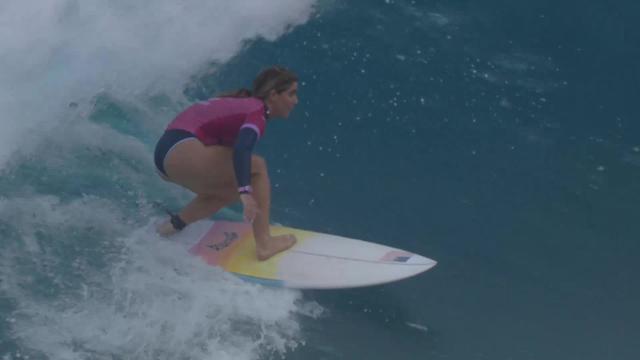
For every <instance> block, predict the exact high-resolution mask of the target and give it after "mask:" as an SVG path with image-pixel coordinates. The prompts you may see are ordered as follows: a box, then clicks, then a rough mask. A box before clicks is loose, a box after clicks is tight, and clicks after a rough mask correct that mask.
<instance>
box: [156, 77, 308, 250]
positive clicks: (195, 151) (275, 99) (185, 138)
mask: <svg viewBox="0 0 640 360" xmlns="http://www.w3.org/2000/svg"><path fill="white" fill-rule="evenodd" d="M297 90H298V78H297V76H296V75H295V74H294V73H293V72H291V71H290V70H288V69H286V68H283V67H278V66H274V67H270V68H267V69H265V70H263V71H262V72H261V73H260V74H258V76H257V77H256V78H255V80H254V82H253V89H252V90H248V89H240V90H237V91H234V92H232V93H229V94H224V95H221V96H218V97H215V98H212V99H209V100H207V101H203V102H198V103H196V104H193V105H191V106H190V107H188V108H187V109H186V110H184V111H183V112H182V113H180V114H178V116H177V117H176V118H175V119H173V121H171V123H169V125H168V126H167V128H166V130H165V132H164V134H163V135H162V137H161V138H160V140H159V141H158V144H157V145H156V149H155V154H154V161H155V165H156V167H157V169H158V172H159V174H160V176H161V177H162V178H163V179H164V180H167V181H170V182H173V183H175V184H178V185H180V186H182V187H184V188H186V189H188V190H191V191H192V192H194V193H195V194H196V196H195V198H194V199H193V200H192V201H191V202H190V203H189V204H187V206H185V207H184V208H183V209H182V210H181V211H180V212H179V213H178V214H175V215H173V214H172V215H170V217H169V219H167V220H166V221H164V222H163V223H161V224H160V225H158V227H157V228H156V230H157V232H158V233H159V234H160V235H162V236H170V235H172V234H174V233H176V232H178V231H180V230H182V229H183V228H184V227H185V226H187V225H188V224H190V223H193V222H195V221H197V220H200V219H204V218H206V217H209V216H211V215H212V214H214V213H216V212H217V211H218V210H220V209H221V208H222V207H224V206H226V205H229V204H231V203H233V202H235V201H237V200H238V199H240V201H241V202H242V206H243V216H244V219H245V221H248V222H250V223H251V224H252V227H253V234H254V238H255V239H256V250H257V254H256V256H257V258H258V259H259V260H266V259H268V258H270V257H271V256H273V255H275V254H277V253H279V252H281V251H284V250H286V249H288V248H290V247H291V246H293V244H294V243H295V242H296V238H295V236H294V235H280V236H271V233H270V232H269V208H270V202H271V185H270V182H269V176H268V174H267V164H266V162H265V160H264V159H263V158H262V157H260V156H258V155H255V154H253V153H252V152H253V148H254V146H255V144H256V142H257V141H258V140H259V139H260V138H261V137H262V136H264V132H265V128H266V125H267V120H269V119H272V118H287V117H288V116H289V113H290V112H291V111H292V110H293V108H294V107H295V105H296V104H297V103H298V95H297Z"/></svg>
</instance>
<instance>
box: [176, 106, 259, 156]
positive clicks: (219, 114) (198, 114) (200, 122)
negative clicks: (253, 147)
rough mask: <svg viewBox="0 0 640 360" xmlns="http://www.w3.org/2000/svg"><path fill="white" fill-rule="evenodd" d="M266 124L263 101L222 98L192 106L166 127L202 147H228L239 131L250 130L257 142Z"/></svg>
mask: <svg viewBox="0 0 640 360" xmlns="http://www.w3.org/2000/svg"><path fill="white" fill-rule="evenodd" d="M266 122H267V113H266V107H265V105H264V102H263V101H262V100H260V99H258V98H253V97H247V98H234V97H222V98H214V99H210V100H208V101H203V102H199V103H196V104H193V105H191V106H190V107H188V108H187V109H186V110H184V111H183V112H182V113H180V114H179V115H178V116H177V117H176V118H175V119H174V120H173V121H172V122H171V123H170V124H169V125H168V126H167V130H173V129H181V130H186V131H188V132H190V133H192V134H193V135H195V136H196V137H197V138H198V139H199V140H200V141H201V142H202V143H203V144H205V145H223V146H230V147H231V146H234V144H235V142H236V140H237V138H238V134H239V133H240V129H242V128H250V129H253V130H254V131H255V132H256V134H257V135H258V138H260V137H261V136H262V135H263V134H264V131H265V128H266Z"/></svg>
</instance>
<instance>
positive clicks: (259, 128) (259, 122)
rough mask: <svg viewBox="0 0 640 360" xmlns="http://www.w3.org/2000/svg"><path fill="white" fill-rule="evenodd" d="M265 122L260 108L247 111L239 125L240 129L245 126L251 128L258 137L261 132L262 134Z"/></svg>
mask: <svg viewBox="0 0 640 360" xmlns="http://www.w3.org/2000/svg"><path fill="white" fill-rule="evenodd" d="M265 122H266V121H265V119H264V112H263V111H262V109H260V110H259V111H254V112H251V113H249V114H248V115H247V118H246V119H245V121H244V123H243V124H242V126H240V129H242V128H245V127H248V128H251V129H253V130H254V131H255V132H256V133H257V134H258V138H260V137H261V136H262V134H264V128H265Z"/></svg>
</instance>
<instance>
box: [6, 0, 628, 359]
mask: <svg viewBox="0 0 640 360" xmlns="http://www.w3.org/2000/svg"><path fill="white" fill-rule="evenodd" d="M639 10H640V5H639V4H638V3H637V2H631V1H620V2H617V3H615V4H614V3H608V2H604V1H599V0H598V1H591V2H588V3H585V2H578V1H569V2H563V3H562V4H558V3H557V2H551V1H545V0H543V1H531V0H517V1H501V0H490V1H485V2H473V1H463V0H458V1H396V0H386V1H363V0H354V1H350V2H337V1H317V2H313V1H310V0H309V1H300V0H278V1H274V2H270V3H269V4H264V3H263V2H261V1H257V0H256V1H245V2H241V3H240V4H237V3H234V2H232V1H221V0H217V1H204V0H187V1H183V2H181V3H175V2H172V1H169V0H156V1H142V2H137V3H136V4H135V5H132V4H128V3H125V2H121V1H115V0H114V1H106V2H105V1H102V2H99V1H84V2H78V1H71V0H54V1H50V2H47V3H46V4H44V5H43V4H38V5H30V4H25V3H23V2H19V1H17V0H15V1H14V0H9V1H7V2H5V3H3V5H0V30H1V31H0V55H2V56H0V109H1V110H2V111H1V113H2V114H3V115H2V123H3V124H4V125H5V126H4V129H3V132H2V134H0V140H1V142H0V169H1V170H0V171H1V173H0V174H1V177H0V244H1V247H0V249H1V254H0V271H1V274H2V276H1V278H0V280H1V282H0V312H1V313H2V322H1V323H0V356H1V357H2V358H3V359H12V360H13V359H23V358H29V359H271V358H273V359H278V358H285V359H358V358H367V359H386V358H390V357H391V358H394V359H518V360H519V359H563V360H566V359H615V360H618V359H635V358H636V357H637V354H638V353H640V341H638V339H640V330H638V329H639V328H640V327H639V325H640V311H638V303H639V301H640V288H639V287H638V285H637V280H636V277H637V276H638V274H639V273H640V265H638V263H637V258H638V256H637V254H638V252H639V251H640V244H639V242H638V238H639V235H640V225H639V224H638V221H637V213H638V203H639V200H640V182H639V181H638V179H640V139H639V138H640V122H639V121H638V118H639V115H640V111H638V110H637V108H636V107H635V106H633V105H632V104H633V99H634V98H636V97H637V94H638V93H640V91H639V90H640V85H639V84H640V66H638V64H637V59H638V58H639V56H640V46H639V45H638V44H640V35H639V34H640V31H639V30H638V25H637V23H638V21H637V20H638V15H637V14H638V13H640V11H639ZM5 30H6V31H5ZM8 30H11V31H8ZM17 30H19V31H17ZM274 63H278V64H283V65H286V66H288V67H290V68H292V69H294V70H295V71H296V72H297V73H298V74H299V76H300V78H301V83H300V85H301V86H300V103H299V105H298V107H297V108H296V110H295V111H294V113H293V114H292V116H291V118H290V119H289V120H287V121H274V122H273V123H270V124H269V128H268V130H267V136H265V137H264V138H263V139H262V140H261V142H260V144H259V148H258V149H257V151H258V152H259V153H260V154H262V155H263V156H264V157H265V158H266V159H267V162H268V164H269V168H270V174H271V179H272V184H273V215H272V217H273V221H274V222H277V223H282V224H286V225H290V226H294V227H299V228H306V229H311V230H317V231H322V232H330V233H335V234H340V235H344V236H349V237H354V238H360V239H366V240H369V241H374V242H378V243H384V244H388V245H391V246H395V247H399V248H402V249H407V250H410V251H414V252H417V253H420V254H423V255H425V256H429V257H431V258H434V259H436V260H438V262H439V263H438V265H437V266H436V267H435V268H434V269H433V270H430V271H429V272H427V273H425V274H422V275H420V276H418V277H415V278H412V279H408V280H404V281H401V282H398V283H394V284H389V285H385V286H378V287H372V288H363V289H353V290H340V291H305V292H300V291H289V290H277V289H269V288H264V287H261V286H257V285H252V284H248V283H244V282H242V281H240V280H238V279H235V278H233V277H230V276H228V275H226V274H223V273H221V272H219V271H216V270H215V269H212V268H209V267H207V266H204V265H203V264H201V263H199V262H198V261H195V260H194V259H192V258H189V257H188V256H184V251H185V249H184V248H183V247H181V245H180V244H177V243H174V242H171V241H166V240H161V239H159V238H157V236H155V235H154V234H153V231H152V228H153V223H154V221H157V219H159V218H160V217H161V216H162V215H163V213H162V210H161V208H160V207H161V206H165V207H169V208H172V209H178V208H179V207H180V206H182V205H183V204H184V203H185V202H186V201H188V200H189V198H190V196H191V195H190V194H188V193H187V192H184V191H182V190H181V189H178V188H176V187H175V186H172V185H170V184H167V183H164V182H163V181H161V180H160V179H159V178H158V177H157V176H156V175H155V172H154V170H153V166H152V161H151V154H152V148H153V145H154V142H155V140H156V138H157V137H158V136H159V134H160V133H161V131H162V129H163V127H164V125H165V124H166V123H167V122H168V121H169V120H170V119H171V118H172V116H174V115H175V114H177V113H178V112H179V111H180V110H181V109H182V108H183V107H184V106H186V105H187V104H189V103H190V102H193V101H197V100H200V99H204V98H207V97H209V96H211V95H212V94H215V93H216V92H219V91H222V90H228V89H232V88H236V87H239V86H247V85H249V84H250V82H251V80H252V77H253V76H254V75H255V74H256V73H257V72H258V71H259V70H260V69H261V68H263V67H265V66H268V65H270V64H274ZM238 211H239V209H238V208H237V207H232V208H229V209H225V210H224V211H223V212H221V213H220V214H217V215H216V218H230V219H238V217H239V212H238Z"/></svg>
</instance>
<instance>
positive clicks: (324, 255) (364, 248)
mask: <svg viewBox="0 0 640 360" xmlns="http://www.w3.org/2000/svg"><path fill="white" fill-rule="evenodd" d="M205 222H206V226H205V227H204V229H205V230H204V233H203V234H201V235H200V239H199V240H198V241H197V243H196V244H195V245H193V246H192V247H191V248H190V250H189V251H190V253H191V254H193V255H196V256H199V257H200V258H202V259H203V260H204V261H205V262H206V263H207V264H209V265H212V266H217V267H220V268H222V269H224V270H226V271H228V272H230V273H233V274H235V275H237V276H239V277H241V278H243V279H245V280H248V281H251V282H256V283H260V284H263V285H269V286H277V287H286V288H294V289H340V288H355V287H362V286H371V285H380V284H385V283H389V282H392V281H398V280H401V279H406V278H408V277H411V276H415V275H418V274H420V273H422V272H424V271H427V270H429V269H431V268H432V267H433V266H435V265H436V261H434V260H432V259H429V258H426V257H423V256H421V255H417V254H414V253H411V252H408V251H404V250H400V249H396V248H392V247H389V246H384V245H380V244H376V243H372V242H367V241H363V240H356V239H350V238H346V237H342V236H336V235H329V234H323V233H319V232H313V231H307V230H300V229H295V228H290V227H284V226H272V227H271V234H272V235H281V234H294V235H295V236H296V238H297V239H298V241H297V243H296V244H295V245H294V246H293V247H292V248H291V249H289V250H286V251H284V252H282V253H279V254H277V255H275V256H273V257H272V258H270V259H268V260H266V261H258V260H257V258H256V250H255V241H254V239H253V231H252V229H251V226H250V225H249V224H247V223H241V222H231V221H215V222H213V221H205Z"/></svg>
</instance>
